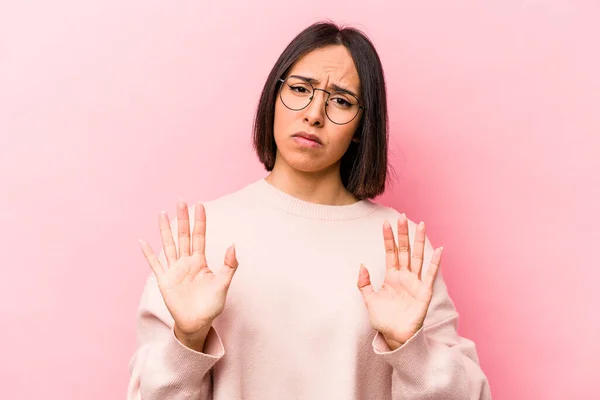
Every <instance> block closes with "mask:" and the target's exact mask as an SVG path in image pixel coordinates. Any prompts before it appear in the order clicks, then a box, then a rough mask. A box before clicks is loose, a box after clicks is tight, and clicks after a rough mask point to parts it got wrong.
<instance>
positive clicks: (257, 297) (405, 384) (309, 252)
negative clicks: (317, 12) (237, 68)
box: [128, 23, 491, 400]
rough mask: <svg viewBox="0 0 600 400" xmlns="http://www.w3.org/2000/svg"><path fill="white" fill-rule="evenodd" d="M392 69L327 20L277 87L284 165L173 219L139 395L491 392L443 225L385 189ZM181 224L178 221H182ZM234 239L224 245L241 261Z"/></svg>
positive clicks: (172, 398)
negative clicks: (457, 298) (447, 260)
mask: <svg viewBox="0 0 600 400" xmlns="http://www.w3.org/2000/svg"><path fill="white" fill-rule="evenodd" d="M387 139H388V134H387V105H386V92H385V83H384V77H383V70H382V67H381V63H380V60H379V57H378V55H377V52H376V51H375V49H374V47H373V45H372V44H371V42H370V41H369V40H368V39H367V38H366V37H365V36H364V34H362V33H361V32H359V31H358V30H355V29H352V28H345V29H340V28H338V27H337V26H335V25H333V24H330V23H319V24H315V25H312V26H310V27H308V28H307V29H306V30H304V31H303V32H301V33H300V34H299V35H298V36H297V37H296V38H295V39H294V40H293V41H292V42H291V43H290V44H289V45H288V47H287V48H286V49H285V50H284V52H283V53H282V54H281V56H280V57H279V59H278V61H277V63H276V64H275V66H274V67H273V69H272V71H271V73H270V75H269V77H268V79H267V82H266V84H265V86H264V89H263V92H262V96H261V98H260V103H259V106H258V110H257V114H256V119H255V125H254V145H255V148H256V152H257V154H258V157H259V159H260V161H261V162H262V163H263V164H264V166H265V168H266V170H267V171H269V174H268V175H267V176H266V177H265V178H262V179H260V180H258V181H255V182H252V183H250V184H248V185H247V186H246V187H243V188H241V189H240V190H238V191H236V192H234V193H231V194H228V195H226V196H223V197H221V198H218V199H215V200H212V201H208V202H205V203H204V204H201V203H197V204H195V205H194V207H193V208H191V209H190V210H188V207H187V205H186V204H185V203H184V202H180V204H178V208H177V218H176V219H174V220H173V221H171V222H170V221H169V218H168V216H167V215H166V213H164V212H163V213H161V215H160V218H159V224H160V232H161V238H162V242H163V249H162V250H161V251H160V253H159V255H158V257H157V256H156V255H155V254H154V252H153V251H152V249H151V248H150V247H149V246H148V244H147V243H146V242H144V241H143V240H140V243H141V247H142V250H143V253H144V255H145V256H146V258H147V260H148V263H149V264H150V267H151V269H152V271H153V273H152V274H150V276H149V278H148V280H147V283H146V286H145V289H144V293H143V295H142V299H141V302H140V307H139V315H138V320H137V323H138V328H137V329H138V343H139V347H138V349H137V351H136V352H135V354H134V355H133V357H132V359H131V363H130V370H131V378H130V384H129V392H128V399H130V400H133V399H143V400H154V399H161V400H162V399H169V400H180V399H181V400H183V399H186V400H205V399H214V400H238V399H244V400H253V399H260V400H268V399H277V400H281V399H311V400H315V399H323V400H332V399H361V400H362V399H365V400H375V399H394V400H398V399H443V400H450V399H461V400H462V399H490V398H491V395H490V391H489V387H488V383H487V379H486V377H485V375H484V373H483V372H482V371H481V369H480V367H479V362H478V357H477V353H476V349H475V344H474V343H473V342H472V341H469V340H467V339H465V338H462V337H460V336H459V335H458V334H457V330H456V329H457V321H458V314H457V312H456V310H455V308H454V305H453V303H452V301H451V299H450V298H449V296H448V292H447V290H446V286H445V284H444V281H443V279H442V276H441V274H440V273H439V267H440V261H441V254H442V253H441V251H442V249H441V248H438V249H435V250H434V249H433V248H432V246H431V243H430V242H429V240H428V238H427V237H426V235H425V226H424V224H423V223H422V222H421V223H420V224H418V225H417V224H415V223H414V222H412V221H410V220H408V219H407V218H406V216H405V215H404V214H400V213H398V212H397V211H395V210H393V209H391V208H388V207H384V206H382V205H379V204H377V203H375V202H373V201H372V200H370V199H373V198H374V197H375V196H377V195H378V194H380V193H382V192H383V191H384V188H385V182H386V172H387V168H388V165H387ZM175 232H176V235H174V233H175ZM223 254H225V256H224V261H223Z"/></svg>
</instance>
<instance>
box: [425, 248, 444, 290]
mask: <svg viewBox="0 0 600 400" xmlns="http://www.w3.org/2000/svg"><path fill="white" fill-rule="evenodd" d="M443 251H444V248H443V247H440V248H438V249H436V250H435V251H434V252H433V256H432V257H431V262H430V263H429V268H428V269H427V274H426V276H425V279H424V280H423V283H425V285H426V286H427V287H428V288H429V290H431V291H433V284H434V283H435V278H436V277H437V274H438V271H439V270H440V265H441V264H442V252H443Z"/></svg>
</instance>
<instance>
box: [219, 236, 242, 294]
mask: <svg viewBox="0 0 600 400" xmlns="http://www.w3.org/2000/svg"><path fill="white" fill-rule="evenodd" d="M238 265H239V263H238V260H237V257H236V254H235V245H233V244H232V245H231V246H229V248H228V249H227V251H226V252H225V261H224V264H223V268H221V272H220V273H221V274H222V275H223V277H224V278H225V281H226V282H227V286H229V285H230V284H231V281H232V279H233V275H235V271H237V268H238Z"/></svg>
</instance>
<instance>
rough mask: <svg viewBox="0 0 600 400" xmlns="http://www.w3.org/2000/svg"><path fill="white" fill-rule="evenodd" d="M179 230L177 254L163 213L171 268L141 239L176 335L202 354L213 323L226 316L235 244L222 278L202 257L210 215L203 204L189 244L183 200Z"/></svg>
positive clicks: (162, 226) (162, 225) (161, 223)
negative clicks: (208, 216) (223, 315)
mask: <svg viewBox="0 0 600 400" xmlns="http://www.w3.org/2000/svg"><path fill="white" fill-rule="evenodd" d="M177 225H178V229H177V231H178V232H177V233H178V244H179V254H178V252H177V247H176V245H175V241H174V238H173V235H172V232H171V225H170V222H169V217H168V216H167V214H166V213H165V212H164V211H163V212H162V213H161V214H160V216H159V226H160V234H161V239H162V243H163V250H164V254H165V258H166V264H167V265H163V264H162V263H161V262H160V261H159V260H158V258H157V256H156V255H155V254H154V252H153V251H152V248H151V247H150V246H149V245H148V244H147V243H146V242H145V241H144V240H142V239H140V245H141V247H142V251H143V253H144V255H145V256H146V259H147V260H148V263H149V264H150V268H152V271H153V272H154V274H155V276H156V279H157V281H158V287H159V289H160V292H161V294H162V297H163V299H164V301H165V305H166V306H167V308H168V310H169V312H170V313H171V316H172V317H173V320H174V321H175V326H174V329H175V334H176V336H177V337H178V338H179V339H180V340H181V341H182V342H184V344H186V345H188V347H198V348H199V349H198V350H200V351H201V350H202V346H203V344H204V339H205V338H206V335H207V333H208V331H209V329H210V326H211V324H212V322H213V320H214V319H215V318H216V317H217V316H219V315H220V314H221V312H223V309H224V307H225V299H226V296H227V292H228V290H229V286H230V284H231V280H232V278H233V275H234V274H235V271H236V270H237V267H238V261H237V259H236V255H235V248H234V246H233V245H232V246H231V247H229V248H228V249H227V251H226V253H225V261H224V265H223V267H222V268H221V270H220V272H219V273H217V274H215V273H213V272H212V271H211V269H210V268H209V267H208V265H207V263H206V257H205V253H204V250H205V243H206V240H205V235H206V212H205V210H204V206H202V204H200V203H197V204H196V206H195V211H194V229H193V232H192V236H191V242H190V221H189V212H188V207H187V204H186V203H185V202H183V201H182V202H180V203H179V204H178V206H177ZM190 245H191V246H190Z"/></svg>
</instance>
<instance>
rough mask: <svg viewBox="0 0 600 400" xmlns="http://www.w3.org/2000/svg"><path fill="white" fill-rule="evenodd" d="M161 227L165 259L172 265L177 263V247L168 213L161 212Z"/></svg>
mask: <svg viewBox="0 0 600 400" xmlns="http://www.w3.org/2000/svg"><path fill="white" fill-rule="evenodd" d="M159 226H160V237H161V239H162V243H163V249H164V252H165V258H166V259H167V265H171V264H172V263H174V262H175V261H177V247H176V246H175V241H174V240H173V233H172V232H171V223H170V221H169V216H168V215H167V212H166V211H161V213H160V217H159Z"/></svg>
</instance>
